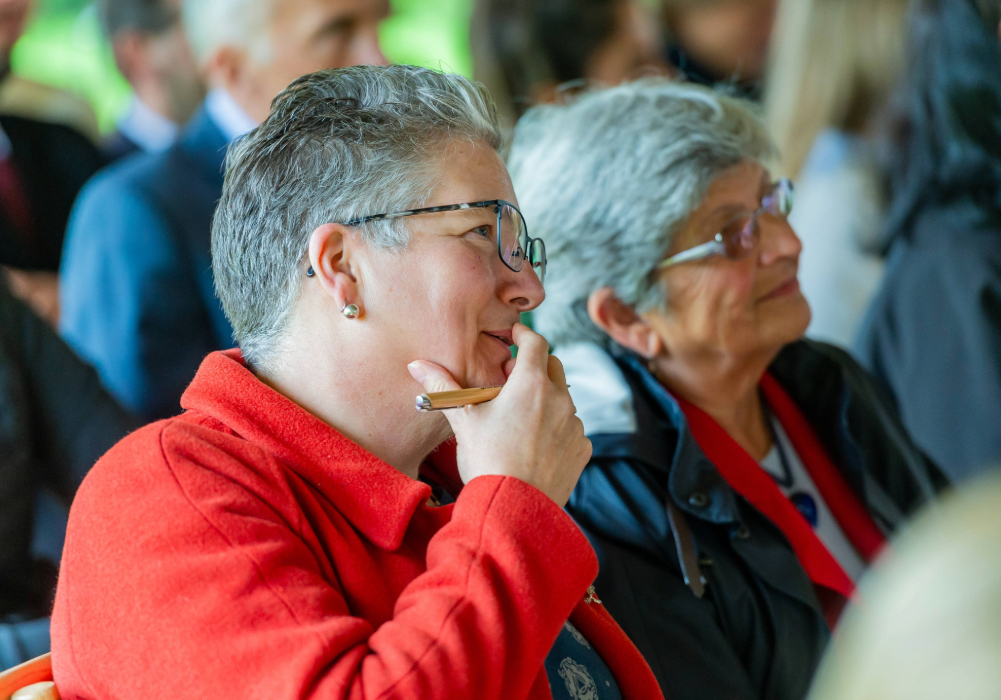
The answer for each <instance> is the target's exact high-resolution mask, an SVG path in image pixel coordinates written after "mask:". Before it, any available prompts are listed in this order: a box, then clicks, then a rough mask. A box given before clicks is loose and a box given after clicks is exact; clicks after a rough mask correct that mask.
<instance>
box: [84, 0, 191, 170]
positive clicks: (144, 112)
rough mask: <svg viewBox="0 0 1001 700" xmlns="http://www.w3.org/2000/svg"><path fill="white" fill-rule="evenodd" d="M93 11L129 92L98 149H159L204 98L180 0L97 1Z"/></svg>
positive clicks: (109, 154) (116, 152) (112, 153)
mask: <svg viewBox="0 0 1001 700" xmlns="http://www.w3.org/2000/svg"><path fill="white" fill-rule="evenodd" d="M97 12H98V16H99V17H100V19H101V26H102V27H103V29H104V33H105V35H106V36H107V37H108V41H110V42H111V48H112V51H113V52H114V54H115V64H116V65H117V66H118V70H119V72H121V74H122V75H123V76H125V79H126V80H127V81H128V82H129V85H131V86H132V90H133V92H134V93H135V95H134V97H133V98H132V103H131V104H130V105H129V109H128V112H126V113H125V116H124V117H122V119H121V120H119V122H118V128H117V130H116V131H115V132H114V133H113V134H111V135H110V136H108V137H107V138H106V139H105V140H104V143H103V144H102V146H101V150H102V151H103V152H104V156H105V158H106V159H107V160H108V161H114V160H118V159H119V158H122V157H124V156H127V155H131V154H133V153H138V152H140V151H141V152H143V153H159V152H160V151H165V150H167V149H168V148H170V146H171V145H172V144H173V143H174V141H175V140H176V139H177V135H178V133H179V132H180V129H181V127H182V126H184V124H186V123H187V121H188V119H190V118H191V115H192V114H194V113H195V110H196V109H198V106H199V104H201V101H202V99H203V98H204V97H205V86H204V83H203V82H202V77H201V75H200V74H199V72H198V65H197V64H196V63H195V59H194V56H193V55H192V53H191V48H190V47H189V46H188V40H187V37H186V36H185V34H184V26H183V24H182V22H181V0H100V1H99V3H98V6H97Z"/></svg>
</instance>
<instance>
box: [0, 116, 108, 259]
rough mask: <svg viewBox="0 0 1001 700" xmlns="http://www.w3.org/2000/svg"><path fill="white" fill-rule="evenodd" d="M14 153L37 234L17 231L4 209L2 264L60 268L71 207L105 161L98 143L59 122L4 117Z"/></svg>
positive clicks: (0, 213)
mask: <svg viewBox="0 0 1001 700" xmlns="http://www.w3.org/2000/svg"><path fill="white" fill-rule="evenodd" d="M0 127H2V128H3V131H4V132H5V133H6V134H7V138H8V139H10V144H11V149H12V152H11V158H12V159H13V162H14V163H15V165H16V166H17V168H18V171H19V173H20V175H21V180H22V182H23V185H24V189H25V190H26V195H27V198H28V206H29V208H30V209H31V212H32V215H33V217H34V219H35V232H34V234H35V235H34V237H33V239H32V240H31V241H30V242H28V241H24V240H22V237H21V236H19V235H16V234H15V232H14V229H13V228H12V227H11V224H10V223H9V221H8V219H7V215H6V213H5V212H4V211H3V210H2V209H0V265H7V266H9V267H18V268H23V269H29V270H48V271H55V270H57V269H58V268H59V259H60V256H61V254H62V247H63V237H64V236H65V235H66V223H67V221H68V220H69V215H70V209H71V208H72V207H73V202H74V200H76V196H77V193H78V192H79V191H80V188H81V187H83V184H84V183H85V182H86V181H87V180H88V179H89V178H90V176H91V175H93V174H94V173H95V172H97V170H98V168H100V167H101V166H102V165H103V161H102V158H101V154H100V153H99V152H98V150H97V148H96V147H95V146H94V145H93V144H92V143H91V142H90V141H89V140H88V139H87V138H86V137H85V136H83V135H82V134H79V133H77V132H76V131H73V129H70V128H69V127H66V126H62V125H61V124H48V123H46V122H39V121H34V120H31V119H24V118H22V117H11V116H0Z"/></svg>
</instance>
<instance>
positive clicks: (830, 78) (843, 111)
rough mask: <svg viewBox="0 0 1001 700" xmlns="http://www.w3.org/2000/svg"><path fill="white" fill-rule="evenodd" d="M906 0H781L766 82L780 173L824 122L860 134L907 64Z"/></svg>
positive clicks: (801, 155)
mask: <svg viewBox="0 0 1001 700" xmlns="http://www.w3.org/2000/svg"><path fill="white" fill-rule="evenodd" d="M907 7H908V0H782V3H781V5H780V6H779V12H778V17H777V18H776V27H775V40H774V42H773V45H772V50H771V55H770V57H769V69H768V75H767V80H766V81H765V85H766V91H765V99H764V102H765V121H766V123H767V125H768V128H769V131H770V132H771V134H772V138H773V139H774V140H775V143H776V145H777V146H778V149H779V153H780V158H781V161H780V163H779V170H780V174H781V175H784V176H786V177H792V178H795V177H796V176H797V175H798V174H799V171H800V168H802V166H803V162H804V161H805V160H806V157H807V155H808V154H809V152H810V149H811V148H812V146H813V142H814V139H816V137H817V135H818V134H819V133H820V132H821V131H823V130H825V129H838V130H841V131H847V132H850V133H862V132H863V131H864V130H865V129H866V127H867V126H868V125H869V124H870V123H871V120H872V118H873V116H874V115H875V114H876V113H877V111H878V110H879V109H880V108H881V107H882V106H883V105H885V103H886V101H887V99H888V97H889V95H890V93H891V91H892V90H893V88H894V86H895V85H896V83H897V79H898V77H899V76H900V74H901V72H902V69H903V65H904V54H905V41H906V39H905V34H906V16H907Z"/></svg>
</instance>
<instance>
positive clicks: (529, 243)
mask: <svg viewBox="0 0 1001 700" xmlns="http://www.w3.org/2000/svg"><path fill="white" fill-rule="evenodd" d="M488 207H494V208H495V209H496V214H497V257H499V258H500V261H501V262H502V263H504V267H506V268H507V269H509V270H511V271H512V272H521V271H522V269H523V268H524V266H525V261H526V260H528V261H529V265H530V266H531V267H532V268H534V269H536V270H537V274H538V276H539V282H541V283H544V282H545V279H546V243H545V241H543V240H542V239H541V238H532V237H531V236H529V235H528V222H527V221H525V215H524V214H522V213H521V209H519V208H518V207H516V206H515V205H513V204H511V202H508V201H506V200H503V199H487V200H483V201H481V202H466V203H464V204H444V205H441V206H438V207H424V208H422V209H407V210H404V211H396V212H390V213H388V214H372V215H371V216H363V217H361V218H359V219H352V220H351V221H346V222H344V223H343V224H341V225H342V226H361V225H362V224H367V223H369V222H370V221H388V220H391V219H402V218H404V217H407V216H416V215H417V214H437V213H439V212H445V211H463V210H466V209H486V208H488ZM504 207H511V208H512V209H514V210H515V211H516V212H518V216H520V217H521V221H522V223H523V224H524V225H525V247H526V248H527V250H526V249H525V248H522V249H521V253H522V257H521V261H522V262H521V266H520V267H518V268H514V267H512V266H511V264H509V263H508V262H507V260H505V259H504V248H503V241H502V240H501V212H503V208H504ZM536 244H538V251H539V259H540V262H539V263H538V264H536V263H534V262H532V261H531V260H530V258H531V256H532V251H533V250H534V249H535V246H536ZM519 248H521V246H520V245H519ZM513 258H514V255H513V254H512V259H513ZM539 268H541V269H539Z"/></svg>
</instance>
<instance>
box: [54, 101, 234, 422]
mask: <svg viewBox="0 0 1001 700" xmlns="http://www.w3.org/2000/svg"><path fill="white" fill-rule="evenodd" d="M226 146H227V141H226V138H225V137H224V135H223V133H222V132H221V131H220V130H219V128H218V127H217V126H216V125H215V124H214V123H213V122H212V120H211V119H210V118H209V116H208V113H207V112H206V111H205V110H204V108H203V109H202V110H200V111H199V112H198V113H197V114H196V115H195V117H194V118H193V119H192V121H191V123H190V124H189V125H188V127H187V128H186V129H185V131H184V133H183V134H182V136H181V139H180V140H179V141H178V142H177V143H176V144H174V146H172V147H171V148H170V149H168V150H167V151H166V152H164V153H161V154H156V155H138V156H134V157H132V158H127V159H126V160H125V161H123V162H121V163H117V164H115V165H113V166H111V167H109V168H108V169H107V170H105V171H103V172H102V173H100V174H99V175H98V176H97V177H95V178H94V180H93V181H91V182H90V183H88V184H87V186H86V188H85V189H84V191H83V192H82V193H81V195H80V199H79V201H78V202H77V204H76V207H75V208H74V211H73V216H72V219H71V221H70V227H69V232H68V235H67V243H66V251H65V256H64V259H63V269H62V272H61V285H60V305H61V318H60V330H61V332H62V333H63V335H64V337H65V338H66V339H67V340H68V341H69V343H70V344H71V345H73V346H74V347H75V348H76V349H77V351H78V352H80V353H81V354H82V355H83V356H84V357H85V358H87V359H88V360H90V362H91V363H92V364H94V365H95V366H96V367H97V369H98V372H100V374H101V378H102V379H103V380H104V383H105V386H107V387H108V388H109V389H110V390H111V392H112V393H113V394H115V395H116V396H117V397H118V398H119V400H120V401H121V402H122V403H124V404H125V405H126V406H127V407H129V408H131V409H132V410H134V411H135V412H136V413H139V414H140V415H142V416H144V417H146V418H148V419H155V418H161V417H165V416H169V415H173V414H175V413H178V412H179V408H180V407H179V401H180V398H181V394H182V393H183V392H184V388H185V387H186V386H187V385H188V383H189V382H190V381H191V379H192V378H193V377H194V375H195V372H196V370H197V369H198V365H199V364H200V363H201V361H202V359H203V358H204V357H205V356H206V355H207V354H208V353H210V352H212V351H214V350H219V349H224V348H228V347H231V346H232V345H233V340H232V330H231V328H230V325H229V322H228V321H227V320H226V317H225V316H224V315H223V312H222V308H221V306H220V305H219V301H218V300H217V299H216V296H215V290H214V287H213V282H212V260H211V251H210V234H211V226H212V214H213V212H214V211H215V206H216V202H217V201H218V200H219V197H220V195H221V193H222V183H223V160H224V158H225V154H226Z"/></svg>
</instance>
